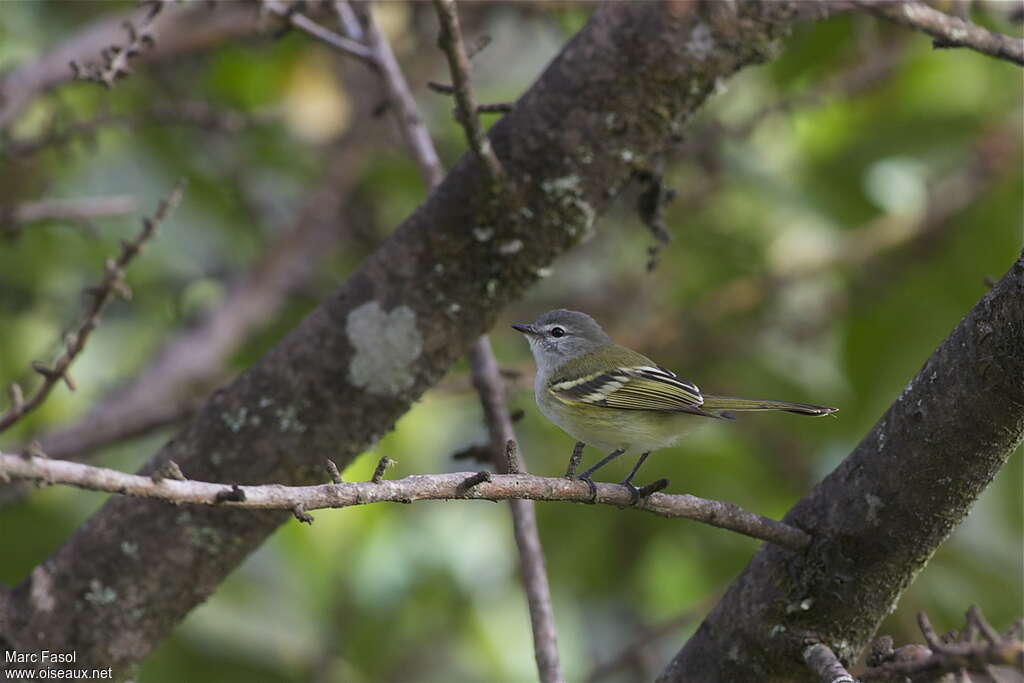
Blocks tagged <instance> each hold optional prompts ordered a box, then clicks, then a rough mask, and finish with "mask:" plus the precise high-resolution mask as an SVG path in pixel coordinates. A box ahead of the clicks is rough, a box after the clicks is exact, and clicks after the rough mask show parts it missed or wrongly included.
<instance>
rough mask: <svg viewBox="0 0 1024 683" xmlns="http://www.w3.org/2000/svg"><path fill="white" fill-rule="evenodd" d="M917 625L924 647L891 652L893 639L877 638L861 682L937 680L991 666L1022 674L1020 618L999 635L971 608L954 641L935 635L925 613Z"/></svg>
mask: <svg viewBox="0 0 1024 683" xmlns="http://www.w3.org/2000/svg"><path fill="white" fill-rule="evenodd" d="M917 623H918V626H919V627H920V628H921V634H922V636H924V640H925V642H926V643H927V647H925V646H923V645H916V644H911V645H904V646H903V647H900V648H897V649H895V650H894V649H893V648H892V638H889V637H888V636H883V637H882V638H879V639H878V641H876V645H875V647H874V648H873V649H874V650H875V653H874V654H873V655H872V658H871V659H870V660H869V661H868V664H869V665H870V666H869V667H868V669H867V670H866V671H865V672H864V673H863V674H861V680H862V681H866V682H867V681H906V680H910V681H914V682H915V683H916V682H917V681H925V680H928V681H931V680H938V678H939V677H940V676H941V675H942V674H945V673H954V672H964V671H979V672H982V671H985V669H986V667H990V666H1005V667H1011V668H1013V669H1016V670H1018V671H1024V641H1022V640H1021V628H1022V622H1021V620H1020V619H1018V620H1017V621H1016V622H1015V623H1014V625H1013V627H1011V628H1010V629H1009V630H1008V631H1007V632H1006V633H1003V634H1000V633H999V632H997V631H996V630H995V629H994V628H992V626H991V625H989V623H988V621H986V620H985V617H984V615H982V613H981V610H979V609H978V608H977V607H975V606H971V608H970V609H968V610H967V616H966V619H965V626H964V629H963V630H962V631H961V632H960V634H959V637H957V638H955V639H952V638H940V637H939V636H938V635H936V633H935V629H933V628H932V625H931V622H930V621H929V620H928V616H927V615H925V613H924V612H921V613H919V614H918V615H917Z"/></svg>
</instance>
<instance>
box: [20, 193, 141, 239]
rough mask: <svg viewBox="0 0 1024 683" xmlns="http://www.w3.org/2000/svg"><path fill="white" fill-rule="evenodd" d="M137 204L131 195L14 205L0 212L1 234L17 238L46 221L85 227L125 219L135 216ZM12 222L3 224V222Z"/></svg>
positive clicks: (28, 202)
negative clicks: (109, 219) (107, 219)
mask: <svg viewBox="0 0 1024 683" xmlns="http://www.w3.org/2000/svg"><path fill="white" fill-rule="evenodd" d="M136 208H138V201H137V200H136V199H135V197H132V196H130V195H114V196H111V197H79V198H75V199H40V200H36V201H25V202H19V203H17V204H15V205H14V206H13V207H12V208H11V209H10V210H9V211H8V212H7V216H3V212H0V234H2V235H5V236H7V237H11V238H15V237H17V236H18V235H20V234H21V232H22V230H23V229H24V227H25V225H27V224H29V223H35V222H38V221H45V220H58V221H70V222H75V223H84V224H86V225H88V224H89V222H90V221H91V220H92V219H95V218H103V217H108V216H123V215H124V214H128V213H133V212H134V211H135V210H136ZM4 217H7V218H9V222H7V223H6V224H4V221H3V218H4Z"/></svg>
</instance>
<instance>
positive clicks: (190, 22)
mask: <svg viewBox="0 0 1024 683" xmlns="http://www.w3.org/2000/svg"><path fill="white" fill-rule="evenodd" d="M193 4H194V5H195V6H194V7H188V8H181V7H168V8H167V9H166V11H164V12H161V14H160V16H159V17H158V18H157V20H156V21H155V22H154V23H155V24H156V25H157V26H156V28H155V29H154V30H155V31H158V32H159V34H160V41H159V43H157V44H156V45H155V46H154V47H153V48H152V49H150V50H148V51H147V52H145V53H143V54H140V55H139V56H138V57H136V60H137V62H152V61H156V60H161V59H167V58H169V57H172V56H174V55H178V54H181V53H184V52H188V51H192V50H197V49H201V48H205V47H208V46H210V45H212V44H215V43H218V42H220V41H223V40H224V39H226V38H230V37H232V36H239V35H245V34H255V33H256V32H258V31H259V29H260V25H259V24H260V22H259V16H258V12H256V11H255V10H254V8H253V7H252V6H251V5H249V4H248V3H241V2H221V3H217V4H216V5H215V6H214V7H212V8H211V7H210V6H209V4H207V3H193ZM135 14H136V11H135V10H132V11H131V12H125V13H118V14H116V15H114V16H106V17H103V18H101V19H99V20H98V21H95V22H93V23H91V24H87V25H86V26H84V27H82V28H81V29H79V30H77V31H75V32H74V33H72V34H70V35H67V36H62V37H61V39H60V40H59V41H58V42H56V43H55V44H54V45H53V47H51V48H50V49H48V50H47V51H46V52H44V53H42V54H40V55H38V56H36V57H33V58H30V59H27V60H25V61H24V62H23V63H22V64H19V65H18V66H16V67H14V68H13V69H10V70H9V71H6V72H5V73H3V75H0V93H3V97H0V129H6V128H8V127H9V126H10V125H11V123H12V122H13V121H14V120H15V119H16V118H17V116H18V115H19V114H20V112H21V111H22V110H23V109H24V108H25V107H26V106H27V105H28V104H29V103H30V102H31V101H32V100H33V99H34V98H36V97H38V96H39V95H40V94H42V93H45V92H49V91H50V90H52V89H53V88H55V87H57V86H59V85H61V84H63V83H67V82H69V81H71V80H72V79H73V78H74V74H73V72H72V71H71V69H70V68H68V63H69V62H70V61H72V60H82V59H84V58H86V57H87V56H90V55H96V54H98V53H99V52H100V51H101V50H102V49H103V48H104V47H107V46H109V45H111V44H112V43H114V42H116V41H118V40H120V39H121V38H122V36H123V34H124V22H125V21H131V20H133V18H134V16H135Z"/></svg>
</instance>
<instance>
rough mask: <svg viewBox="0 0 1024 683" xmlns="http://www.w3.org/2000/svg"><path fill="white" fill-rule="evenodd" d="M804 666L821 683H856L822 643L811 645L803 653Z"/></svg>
mask: <svg viewBox="0 0 1024 683" xmlns="http://www.w3.org/2000/svg"><path fill="white" fill-rule="evenodd" d="M803 659H804V664H806V665H807V668H808V669H810V670H811V671H812V672H813V673H814V675H815V676H817V677H818V680H819V681H821V683H857V681H856V680H854V678H853V676H851V675H850V672H849V671H847V670H846V667H844V666H843V663H842V662H840V661H839V658H838V657H836V655H835V653H834V652H832V650H831V649H830V648H829V646H828V645H825V644H824V643H813V644H811V645H808V646H807V647H806V648H805V649H804V651H803Z"/></svg>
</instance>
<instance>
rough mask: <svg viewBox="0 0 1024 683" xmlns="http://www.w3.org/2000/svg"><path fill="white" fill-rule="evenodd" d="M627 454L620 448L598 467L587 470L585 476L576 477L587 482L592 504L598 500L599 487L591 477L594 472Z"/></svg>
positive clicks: (601, 461)
mask: <svg viewBox="0 0 1024 683" xmlns="http://www.w3.org/2000/svg"><path fill="white" fill-rule="evenodd" d="M625 452H626V451H625V450H623V449H622V448H619V449H616V450H614V451H612V452H611V453H609V454H608V455H606V456H605V457H604V458H602V459H601V460H600V461H599V462H598V463H597V464H596V465H594V466H593V467H591V468H590V469H589V470H586V471H585V472H584V473H583V474H581V475H579V476H578V477H576V478H577V479H582V480H583V481H585V482H587V486H589V487H590V502H591V503H593V502H594V501H596V500H597V485H596V484H594V480H593V479H591V478H590V475H591V474H593V473H594V472H596V471H598V470H599V469H601V468H602V467H604V466H605V465H607V464H608V463H610V462H611V461H612V460H614V459H615V458H617V457H619V456H620V455H622V454H623V453H625Z"/></svg>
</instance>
